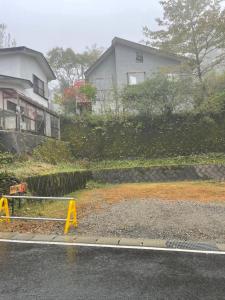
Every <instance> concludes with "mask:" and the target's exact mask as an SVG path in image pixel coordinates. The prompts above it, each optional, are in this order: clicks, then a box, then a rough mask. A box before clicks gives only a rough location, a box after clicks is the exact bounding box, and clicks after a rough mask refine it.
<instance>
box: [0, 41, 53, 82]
mask: <svg viewBox="0 0 225 300" xmlns="http://www.w3.org/2000/svg"><path fill="white" fill-rule="evenodd" d="M18 52H19V53H24V54H27V55H31V56H32V55H33V56H35V57H36V58H37V59H39V61H40V62H42V63H44V65H45V66H46V71H48V72H49V79H50V80H54V79H56V76H55V74H54V72H53V70H52V68H51V66H50V65H49V63H48V61H47V59H46V58H45V56H44V55H43V54H42V53H41V52H39V51H36V50H33V49H30V48H27V47H25V46H20V47H11V48H0V55H1V53H3V54H6V53H18Z"/></svg>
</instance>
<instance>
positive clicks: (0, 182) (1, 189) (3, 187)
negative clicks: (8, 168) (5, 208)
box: [0, 172, 19, 195]
mask: <svg viewBox="0 0 225 300" xmlns="http://www.w3.org/2000/svg"><path fill="white" fill-rule="evenodd" d="M18 183H19V180H18V179H17V178H15V176H14V175H13V174H10V173H8V172H0V195H2V194H3V195H4V194H5V195H6V194H8V193H9V188H10V186H11V185H15V184H18Z"/></svg>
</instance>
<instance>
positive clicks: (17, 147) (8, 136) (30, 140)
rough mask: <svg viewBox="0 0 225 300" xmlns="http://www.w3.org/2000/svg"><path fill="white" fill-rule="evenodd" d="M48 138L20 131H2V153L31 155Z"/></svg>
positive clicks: (0, 143) (0, 146) (0, 145)
mask: <svg viewBox="0 0 225 300" xmlns="http://www.w3.org/2000/svg"><path fill="white" fill-rule="evenodd" d="M47 139H48V138H47V137H44V136H39V135H34V134H31V133H24V132H18V131H7V130H0V151H7V152H11V153H16V154H21V153H30V152H31V151H32V150H33V148H35V147H37V146H38V145H40V144H41V143H43V142H44V141H46V140H47Z"/></svg>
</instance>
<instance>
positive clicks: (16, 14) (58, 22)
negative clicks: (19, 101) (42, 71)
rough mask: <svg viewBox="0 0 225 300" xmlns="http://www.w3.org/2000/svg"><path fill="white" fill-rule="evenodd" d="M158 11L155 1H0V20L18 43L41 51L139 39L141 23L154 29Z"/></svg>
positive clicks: (79, 49) (158, 15)
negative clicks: (57, 47)
mask: <svg viewBox="0 0 225 300" xmlns="http://www.w3.org/2000/svg"><path fill="white" fill-rule="evenodd" d="M161 14H162V12H161V7H160V5H159V3H158V0H138V1H134V0H0V23H5V24H7V26H8V30H9V31H10V33H11V34H12V36H13V37H15V39H16V41H17V45H18V46H22V45H23V46H27V47H30V48H33V49H36V50H39V51H42V52H44V53H46V52H47V51H48V50H49V49H51V48H53V47H55V46H62V47H72V48H73V49H74V50H75V51H82V50H84V49H85V46H91V45H93V44H94V43H96V44H97V45H98V46H103V47H104V48H106V47H108V46H109V45H110V43H111V40H112V38H113V37H114V36H118V37H122V38H126V39H129V40H131V41H135V42H139V41H141V40H142V39H143V35H142V26H144V25H148V26H151V28H154V29H155V28H156V24H155V18H157V17H160V16H161Z"/></svg>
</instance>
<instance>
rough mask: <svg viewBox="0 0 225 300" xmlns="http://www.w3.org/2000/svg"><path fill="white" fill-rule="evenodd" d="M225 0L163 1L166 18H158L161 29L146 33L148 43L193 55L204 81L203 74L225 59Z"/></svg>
mask: <svg viewBox="0 0 225 300" xmlns="http://www.w3.org/2000/svg"><path fill="white" fill-rule="evenodd" d="M221 2H222V1H221V0H167V1H160V4H161V5H162V7H163V10H164V15H163V19H156V21H157V23H158V26H159V27H160V28H161V29H160V30H157V31H152V30H150V29H149V28H148V27H147V26H145V27H144V28H143V33H144V35H145V37H146V38H147V43H148V44H149V45H151V46H154V47H157V48H160V49H162V50H166V51H171V52H174V53H177V54H181V55H186V56H187V57H189V58H190V59H191V60H190V65H191V67H192V70H193V72H194V75H196V76H197V78H198V79H199V81H200V83H201V84H202V82H203V76H204V75H205V74H206V73H207V72H208V71H210V70H212V69H213V68H214V67H216V66H218V65H219V64H221V63H222V62H224V60H225V51H224V49H225V11H224V10H223V9H222V8H221Z"/></svg>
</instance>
